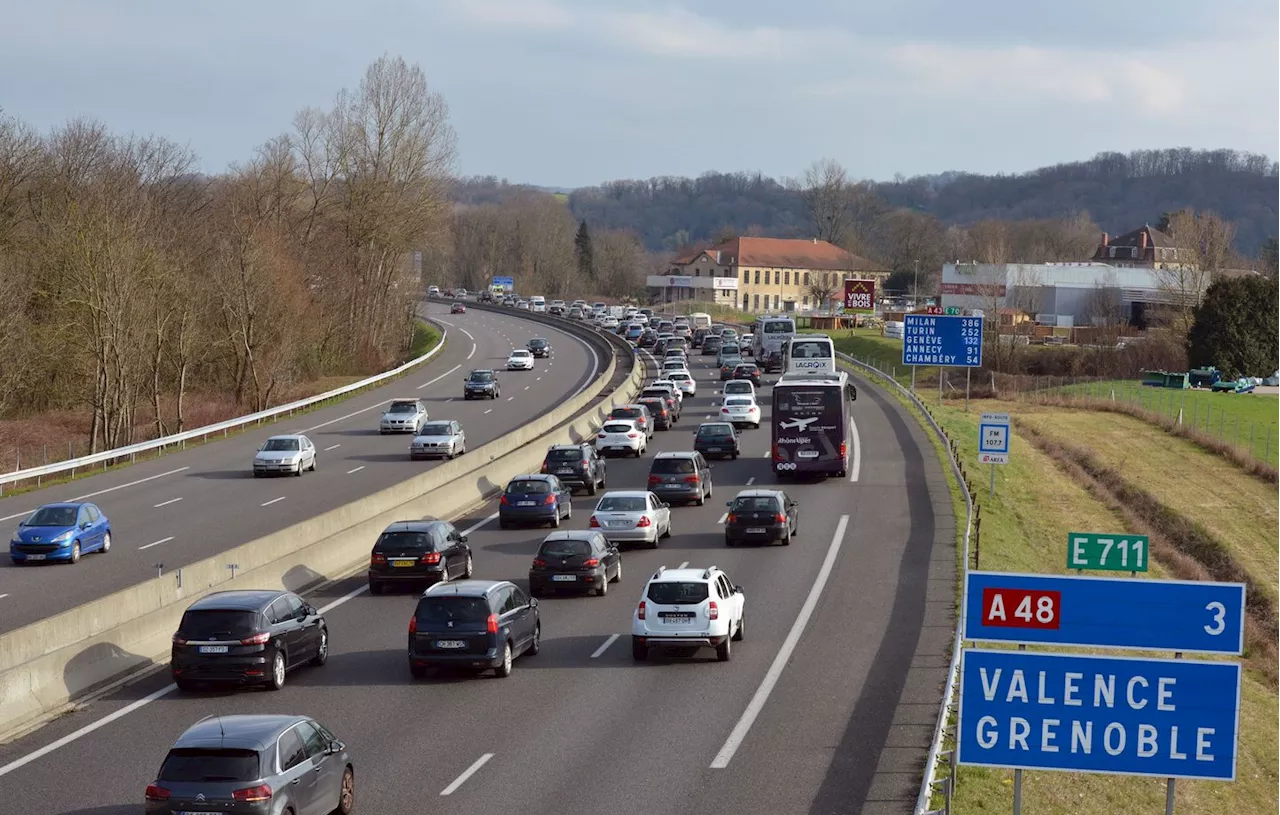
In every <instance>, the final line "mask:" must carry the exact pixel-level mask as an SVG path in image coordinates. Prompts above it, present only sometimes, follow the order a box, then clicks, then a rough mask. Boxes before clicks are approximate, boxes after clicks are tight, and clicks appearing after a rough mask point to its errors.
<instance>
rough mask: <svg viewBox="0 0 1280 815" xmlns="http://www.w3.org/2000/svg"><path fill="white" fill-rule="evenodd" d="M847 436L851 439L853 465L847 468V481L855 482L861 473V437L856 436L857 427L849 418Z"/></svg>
mask: <svg viewBox="0 0 1280 815" xmlns="http://www.w3.org/2000/svg"><path fill="white" fill-rule="evenodd" d="M849 435H850V436H852V437H853V465H852V466H850V467H849V480H850V481H857V480H858V476H859V474H861V472H862V437H861V436H859V435H858V425H857V423H856V422H854V421H853V417H852V416H850V417H849Z"/></svg>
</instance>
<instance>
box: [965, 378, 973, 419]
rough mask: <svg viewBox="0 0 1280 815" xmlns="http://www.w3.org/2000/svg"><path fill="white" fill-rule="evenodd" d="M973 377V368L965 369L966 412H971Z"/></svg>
mask: <svg viewBox="0 0 1280 815" xmlns="http://www.w3.org/2000/svg"><path fill="white" fill-rule="evenodd" d="M972 379H973V369H972V368H965V369H964V412H965V413H968V412H969V383H970V382H971V381H972Z"/></svg>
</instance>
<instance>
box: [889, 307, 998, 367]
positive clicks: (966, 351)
mask: <svg viewBox="0 0 1280 815" xmlns="http://www.w3.org/2000/svg"><path fill="white" fill-rule="evenodd" d="M902 320H903V325H902V364H903V365H937V366H940V367H943V368H981V367H982V320H983V318H982V317H949V316H946V315H943V314H908V315H906V316H905V317H903V318H902Z"/></svg>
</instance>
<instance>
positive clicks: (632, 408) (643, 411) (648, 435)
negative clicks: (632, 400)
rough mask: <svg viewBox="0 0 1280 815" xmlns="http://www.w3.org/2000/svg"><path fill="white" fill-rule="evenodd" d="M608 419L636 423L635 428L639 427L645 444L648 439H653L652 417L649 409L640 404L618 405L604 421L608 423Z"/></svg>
mask: <svg viewBox="0 0 1280 815" xmlns="http://www.w3.org/2000/svg"><path fill="white" fill-rule="evenodd" d="M610 419H623V420H630V421H633V422H635V423H636V426H637V427H639V428H640V429H641V430H643V431H644V437H645V441H646V442H647V441H648V440H649V439H652V438H653V431H654V429H655V428H654V424H653V416H652V415H650V413H649V409H648V408H647V407H645V406H644V405H641V404H634V405H618V406H617V407H615V408H614V409H613V410H611V411H609V416H608V418H606V419H605V421H609V420H610Z"/></svg>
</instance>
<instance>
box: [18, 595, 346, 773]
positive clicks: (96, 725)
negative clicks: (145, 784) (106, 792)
mask: <svg viewBox="0 0 1280 815" xmlns="http://www.w3.org/2000/svg"><path fill="white" fill-rule="evenodd" d="M368 590H369V584H368V583H366V584H364V585H363V586H361V587H360V588H358V589H355V590H354V591H349V592H347V593H346V594H344V595H342V596H341V597H339V598H338V599H337V600H334V601H333V602H332V603H330V604H329V605H327V606H323V607H322V608H321V609H320V613H321V614H328V613H329V612H330V611H332V610H333V609H335V608H337V607H338V606H340V605H342V604H343V603H346V602H347V601H348V600H354V599H355V598H357V597H359V596H360V595H362V594H364V593H365V592H367V591H368ZM5 596H7V595H5ZM177 689H178V686H177V685H172V684H170V685H166V686H165V687H163V688H161V689H160V690H157V691H152V692H151V693H149V694H147V695H146V696H144V697H142V698H141V699H139V700H137V701H136V702H130V703H129V704H127V705H125V706H124V707H122V708H120V709H119V710H117V711H115V712H114V713H109V714H107V715H106V716H103V717H102V718H101V719H98V720H97V721H96V722H91V723H89V724H87V725H85V726H84V727H82V728H80V729H79V730H76V731H73V732H71V733H68V734H67V735H65V736H63V737H62V738H60V739H58V740H57V741H51V742H49V743H48V744H46V745H45V746H44V747H41V748H40V749H39V750H35V751H33V752H30V753H27V754H26V755H25V756H22V757H21V758H16V759H14V760H13V761H10V762H9V763H8V764H5V765H4V766H2V767H0V778H3V777H4V776H6V775H8V774H9V773H11V772H13V771H14V770H17V769H20V768H22V767H25V766H27V765H28V764H30V763H31V762H33V761H36V760H37V759H41V758H44V757H45V756H47V755H49V754H50V753H52V752H54V751H56V750H61V749H62V748H63V747H66V746H67V745H68V744H71V743H72V742H74V741H79V740H80V739H82V738H84V737H85V736H87V735H89V734H90V733H92V732H94V731H95V730H99V729H101V728H103V727H106V726H107V725H109V724H111V723H112V722H114V721H116V720H117V719H123V718H124V717H125V716H128V715H129V714H130V713H133V712H134V711H135V710H138V709H139V708H143V707H146V706H147V705H149V704H151V703H152V702H154V701H156V700H157V699H163V698H164V697H165V696H168V695H169V694H171V693H173V692H174V691H175V690H177Z"/></svg>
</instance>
